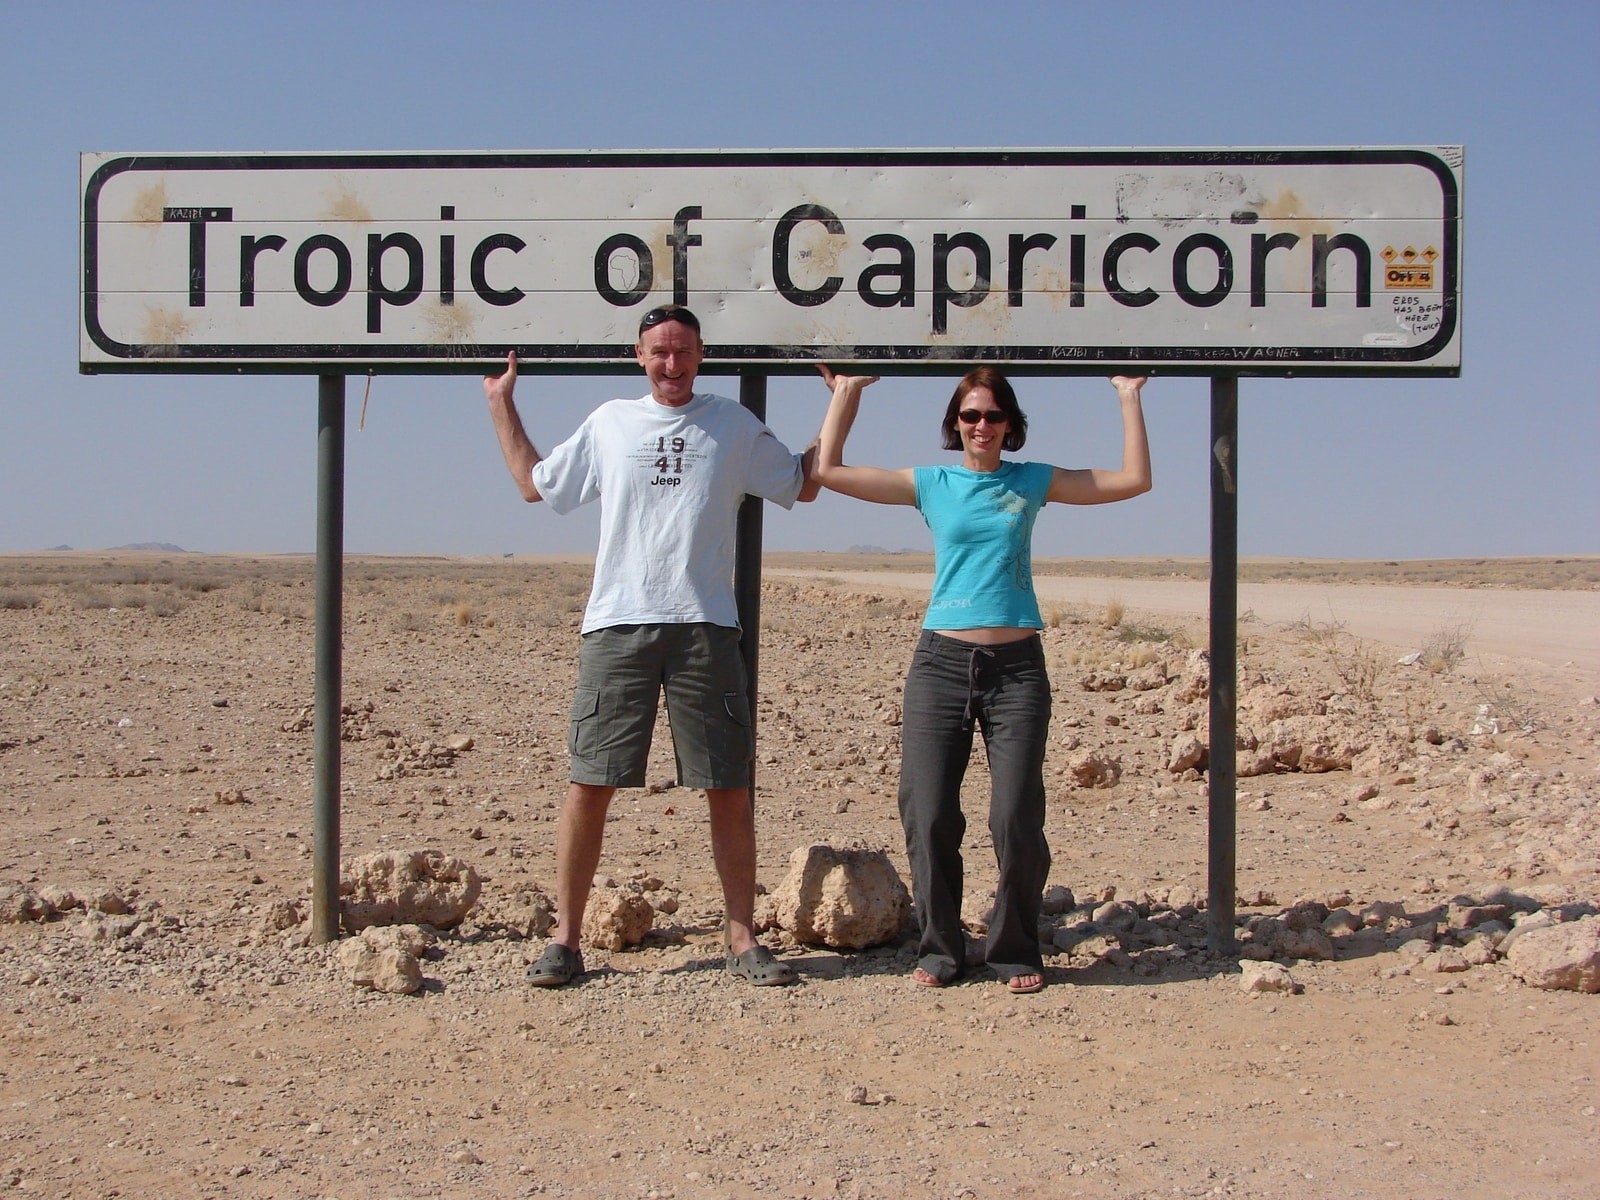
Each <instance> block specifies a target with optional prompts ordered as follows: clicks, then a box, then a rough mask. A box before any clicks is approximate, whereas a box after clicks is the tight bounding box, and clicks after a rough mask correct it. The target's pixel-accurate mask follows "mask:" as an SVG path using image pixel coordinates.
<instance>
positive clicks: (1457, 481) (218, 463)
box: [0, 0, 1600, 558]
mask: <svg viewBox="0 0 1600 1200" xmlns="http://www.w3.org/2000/svg"><path fill="white" fill-rule="evenodd" d="M7 8H8V19H7V36H6V38H5V40H4V42H3V43H0V108H3V111H4V112H5V114H6V116H5V118H4V120H5V123H6V133H5V148H6V157H5V163H6V166H5V185H4V195H5V199H6V201H7V203H6V206H5V208H6V214H7V217H6V220H5V221H4V223H3V226H0V238H3V252H4V262H5V263H6V266H7V268H8V270H9V272H10V280H9V286H8V287H6V288H5V289H4V291H3V297H0V309H3V313H4V319H3V321H0V330H3V335H4V338H5V351H6V357H7V360H8V361H7V366H8V370H7V374H6V377H5V379H4V381H3V382H0V514H3V516H0V551H27V550H37V549H43V548H47V547H50V546H55V545H61V544H65V545H70V546H73V547H76V548H79V549H98V548H104V547H110V546H116V545H122V544H126V543H131V542H146V541H163V542H172V543H176V544H178V545H181V546H183V547H185V548H187V549H191V550H203V551H239V552H257V553H273V552H293V551H308V550H310V549H311V548H312V547H313V546H314V541H315V506H316V477H315V472H316V417H317V405H316V383H315V380H313V379H310V378H300V377H294V376H275V377H229V376H198V377H197V376H178V375H151V376H118V375H103V376H81V375H79V374H78V372H77V337H78V335H77V330H78V293H77V282H78V278H77V272H78V230H77V213H78V175H77V171H78V154H79V152H80V151H90V150H92V151H145V152H153V151H168V152H200V151H213V150H216V151H290V150H455V149H463V150H477V149H494V150H544V149H573V148H599V149H634V148H661V149H689V148H704V147H721V148H746V147H757V148H759V147H859V146H871V147H941V146H969V147H982V146H1058V147H1092V146H1204V147H1219V146H1365V145H1422V146H1433V145H1457V144H1459V145H1463V146H1465V147H1466V168H1465V206H1464V207H1465V214H1466V219H1465V237H1464V244H1465V252H1464V269H1463V279H1464V286H1463V304H1462V310H1463V340H1462V356H1463V367H1462V374H1461V377H1460V378H1459V379H1385V380H1370V379H1348V380H1270V379H1246V380H1244V381H1242V382H1241V384H1240V494H1239V538H1240V552H1241V553H1242V554H1246V555H1303V556H1316V557H1377V558H1422V557H1441V556H1478V555H1509V554H1570V553H1587V554H1593V553H1600V482H1597V479H1600V473H1597V470H1596V466H1595V464H1596V463H1597V462H1600V403H1597V401H1600V385H1597V383H1596V381H1595V380H1596V376H1595V372H1594V369H1593V368H1592V367H1590V366H1589V364H1587V363H1584V362H1582V360H1581V357H1580V356H1582V355H1584V354H1586V353H1589V352H1590V350H1591V347H1592V345H1593V337H1594V331H1595V330H1596V328H1597V327H1600V322H1597V320H1596V317H1597V315H1600V301H1597V299H1596V295H1597V289H1596V280H1597V277H1600V239H1597V237H1596V235H1595V229H1594V223H1593V219H1592V218H1590V217H1588V216H1587V215H1586V213H1587V207H1588V205H1589V204H1591V203H1593V201H1594V197H1595V196H1596V195H1597V194H1600V157H1597V156H1596V154H1595V152H1594V132H1593V131H1594V126H1595V120H1596V117H1597V116H1600V103H1597V100H1600V86H1597V84H1596V82H1595V72H1594V70H1593V62H1594V59H1595V57H1596V55H1597V53H1600V15H1597V13H1600V10H1597V9H1596V8H1595V6H1593V5H1592V4H1580V3H1544V4H1538V3H1534V4H1521V5H1510V4H1504V5H1502V4H1480V3H1411V4H1405V5H1387V4H1369V3H1346V4H1337V5H1327V4H1323V5H1309V4H1296V3H1287V4H1274V5H1265V4H1242V3H1223V2H1218V3H1210V4H1204V5H1200V4H1182V5H1179V4H1170V5H1167V4H1152V5H1145V6H1138V5H1129V4H1098V3H1082V4H1069V3H1058V4H1007V3H992V4H989V5H984V6H982V14H983V15H982V16H981V17H977V16H974V13H975V12H977V11H978V9H977V7H976V6H971V5H961V4H949V3H926V4H909V3H906V4H894V3H878V4H839V3H811V4H806V5H777V4H763V3H742V4H732V3H729V4H698V3H690V2H684V0H680V2H679V3H676V4H671V5H664V4H659V3H657V4H631V3H607V4H597V5H591V6H577V5H568V4H559V5H558V4H549V5H545V4H534V3H524V4H497V3H478V4H466V3H463V4H454V5H450V4H437V3H435V4H427V5H424V4H417V3H409V2H398V3H384V4H354V3H326V2H324V3H320V4H316V5H312V4H304V3H299V2H297V0H290V2H279V3H273V4H270V5H269V4H255V3H238V4H229V5H216V4H211V5H197V4H189V3H183V2H174V3H168V4H162V5H154V4H143V3H129V4H116V5H113V4H109V3H106V4H76V3H62V4H56V5H49V6H45V5H27V6H23V5H21V4H17V5H15V6H10V5H8V6H7ZM1574 362H1577V363H1578V365H1577V366H1576V367H1575V366H1573V365H1572V364H1573V363H1574ZM1562 363H1566V364H1568V365H1566V366H1561V365H1560V364H1562ZM1552 364H1556V365H1552ZM708 382H711V383H712V384H713V386H718V385H721V390H724V391H731V389H732V388H733V386H734V385H733V382H732V381H731V380H729V381H716V380H709V381H708ZM363 386H364V382H363V381H362V380H357V379H352V380H351V383H350V389H349V396H350V400H349V405H350V418H349V437H348V445H347V454H346V532H345V541H346V547H347V549H348V550H350V551H351V552H359V553H428V554H464V555H476V554H504V553H519V554H524V553H538V552H554V551H561V552H570V551H583V550H588V549H591V548H592V546H593V541H594V531H595V522H594V519H593V514H592V513H583V512H580V513H577V514H573V515H570V516H567V517H564V518H557V517H555V516H553V515H552V514H551V513H549V512H548V511H546V510H544V509H542V508H537V507H534V508H530V507H528V506H526V505H524V504H522V502H521V501H520V500H519V499H518V498H517V496H516V494H515V492H514V491H513V488H512V484H511V482H510V480H509V477H508V476H507V475H506V474H505V469H504V467H503V466H502V464H501V461H500V457H499V453H498V451H497V450H496V448H495V443H494V438H493V435H492V432H491V430H490V427H489V423H488V419H487V416H486V414H485V412H484V407H483V402H482V392H481V389H480V387H479V385H478V383H477V380H476V379H475V378H473V377H471V376H459V377H448V376H447V377H437V376H435V377H426V378H398V377H392V376H384V377H379V378H378V379H377V380H376V382H375V384H374V385H373V388H372V395H371V397H370V400H369V402H368V404H367V408H366V417H365V428H364V429H362V430H360V431H358V430H357V427H356V426H357V419H358V414H359V411H360V408H361V402H362V391H363ZM519 390H520V396H521V400H522V407H523V411H524V415H525V417H526V418H527V421H528V424H529V426H530V431H531V432H532V433H533V435H534V438H535V440H536V442H538V443H539V444H540V445H541V446H542V447H548V446H549V445H551V444H553V443H554V442H555V441H558V440H560V439H561V438H562V437H564V436H566V434H568V433H569V432H571V430H572V429H573V428H575V427H576V425H577V424H578V422H579V421H580V420H581V419H582V417H583V415H584V413H586V412H587V411H588V410H589V409H590V408H592V407H593V406H594V405H595V404H597V403H600V402H601V401H603V400H605V399H608V398H610V397H611V396H613V395H616V394H619V393H624V394H638V393H639V392H641V391H642V386H637V387H636V386H635V385H634V383H633V381H631V380H627V379H624V378H621V377H615V376H612V377H601V378H587V377H585V378H573V377H557V378H545V379H540V378H531V379H528V380H526V381H525V382H524V384H523V386H522V388H521V389H519ZM1019 394H1020V396H1021V399H1022V402H1023V405H1024V407H1025V408H1027V410H1028V412H1029V415H1030V418H1031V421H1032V426H1031V429H1030V440H1029V446H1028V450H1027V457H1030V458H1038V459H1044V460H1047V461H1051V462H1055V463H1058V464H1060V465H1064V466H1094V465H1103V464H1108V463H1114V462H1115V460H1116V455H1117V453H1118V448H1119V445H1120V441H1119V430H1118V425H1117V410H1116V404H1115V399H1114V396H1113V393H1112V391H1111V388H1110V386H1109V385H1108V384H1105V383H1103V382H1100V381H1097V380H1089V379H1062V380H1045V379H1025V380H1022V381H1020V385H1019ZM948 395H949V383H948V382H946V381H942V380H939V379H900V380H886V381H885V382H883V383H881V384H879V385H877V386H876V387H875V388H874V389H873V390H872V391H871V392H869V393H868V395H867V403H866V407H865V410H864V412H863V416H862V418H861V420H860V422H859V423H858V425H857V430H856V433H855V434H854V436H853V437H852V440H851V447H850V457H851V459H852V460H853V461H857V462H870V463H877V464H879V465H884V466H892V467H901V466H910V465H914V464H916V463H921V462H933V461H941V460H942V459H943V457H944V456H943V455H942V454H941V452H940V451H939V450H938V449H937V422H938V417H939V414H940V413H941V412H942V409H943V404H944V401H945V400H946V399H947V398H948ZM826 398H827V396H826V392H825V391H824V389H823V387H822V385H821V384H820V382H813V381H810V380H802V379H787V378H778V379H774V380H773V381H772V385H771V390H770V396H769V422H770V423H771V424H772V425H773V427H774V428H775V429H776V430H777V431H778V433H779V435H780V436H782V437H783V438H784V439H785V440H786V441H788V442H790V443H791V444H792V445H795V446H797V447H798V446H799V445H801V444H803V443H804V442H806V441H807V440H809V438H810V437H811V436H812V435H813V434H814V433H815V431H816V427H817V425H818V423H819V422H820V420H821V417H822V412H823V408H824V406H825V402H826ZM1145 409H1146V415H1147V418H1148V421H1149V426H1150V434H1151V442H1152V449H1153V454H1154V460H1155V471H1156V487H1155V489H1154V491H1152V492H1151V493H1150V494H1149V495H1147V496H1144V497H1141V498H1139V499H1137V500H1135V501H1131V502H1128V503H1126V504H1119V505H1113V506H1110V507H1107V508H1100V509H1089V510H1065V509H1054V508H1052V509H1051V510H1048V511H1047V512H1046V513H1045V514H1044V516H1043V517H1042V518H1041V520H1040V522H1039V525H1038V528H1037V532H1036V542H1035V552H1036V553H1037V554H1040V555H1062V556H1065V555H1087V556H1105V555H1197V556H1202V557H1203V556H1205V555H1206V554H1207V553H1208V550H1209V540H1208V539H1209V532H1208V517H1207V511H1208V487H1209V484H1208V476H1207V454H1208V440H1209V437H1208V420H1209V404H1208V387H1207V384H1206V382H1205V381H1204V380H1202V379H1193V378H1170V379H1162V378H1157V379H1155V380H1153V381H1152V382H1151V384H1150V385H1149V387H1148V388H1147V389H1146V405H1145ZM908 430H911V431H913V433H912V434H908V433H907V431H908ZM765 529H766V544H767V546H768V548H770V549H794V550H812V549H819V550H820V549H846V548H848V547H849V546H851V545H858V544H874V545H879V546H884V547H888V548H891V549H902V548H914V549H924V548H926V547H927V546H928V538H927V533H926V530H925V529H924V528H923V526H922V524H921V521H920V519H919V518H918V517H917V515H916V514H915V512H913V511H912V510H910V509H897V508H879V507H875V506H869V505H864V504H860V503H858V502H855V501H850V500H846V499H844V498H841V497H835V496H826V497H824V499H823V500H821V501H819V502H818V503H817V504H815V505H813V506H810V507H809V508H797V509H796V511H795V512H793V513H788V514H785V513H782V512H772V513H770V514H769V516H768V518H767V520H766V522H765Z"/></svg>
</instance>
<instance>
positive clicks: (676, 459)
mask: <svg viewBox="0 0 1600 1200" xmlns="http://www.w3.org/2000/svg"><path fill="white" fill-rule="evenodd" d="M700 432H701V431H700V430H699V429H697V428H695V427H694V426H692V425H691V426H688V427H686V428H685V430H684V432H683V433H676V434H658V435H657V436H655V437H653V438H647V439H646V440H645V441H643V442H641V443H640V444H639V445H638V446H636V447H634V449H633V450H632V451H631V452H630V453H629V454H628V461H629V462H631V463H632V464H633V466H634V469H635V470H639V471H643V472H645V474H646V482H647V483H648V484H649V485H650V486H651V487H659V488H676V487H680V486H682V484H683V482H684V476H685V475H690V474H693V473H694V471H695V469H696V468H697V467H699V466H701V465H702V464H703V463H704V462H705V459H706V452H705V451H704V450H703V449H700V448H699V447H697V446H696V445H695V444H694V441H693V439H692V437H691V436H686V435H693V434H698V433H700Z"/></svg>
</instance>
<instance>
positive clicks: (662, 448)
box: [483, 304, 818, 987]
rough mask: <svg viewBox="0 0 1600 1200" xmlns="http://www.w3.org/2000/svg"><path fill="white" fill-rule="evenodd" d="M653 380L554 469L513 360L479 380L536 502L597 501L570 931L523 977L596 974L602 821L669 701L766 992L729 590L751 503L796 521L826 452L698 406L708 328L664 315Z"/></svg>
mask: <svg viewBox="0 0 1600 1200" xmlns="http://www.w3.org/2000/svg"><path fill="white" fill-rule="evenodd" d="M634 354H635V356H636V357H637V358H638V360H639V365H640V366H641V367H643V368H644V373H645V376H646V377H647V378H648V379H649V381H650V394H649V395H648V396H645V397H643V398H642V399H639V400H612V401H610V402H608V403H606V404H603V405H601V406H600V407H599V408H597V409H596V410H595V411H594V412H592V413H591V414H590V415H589V417H588V419H586V420H585V421H584V423H583V425H582V426H581V427H580V428H579V429H578V431H577V432H576V433H575V434H573V435H572V437H570V438H568V439H567V440H566V441H565V442H563V443H561V445H559V446H557V447H556V448H555V449H554V450H552V451H551V452H550V455H549V456H548V457H542V456H541V455H540V454H539V451H538V450H536V449H535V448H534V445H533V442H532V441H531V440H530V439H529V437H528V435H527V433H526V432H525V431H524V428H523V425H522V419H521V417H520V416H519V415H518V413H517V409H516V405H515V404H514V403H513V400H512V392H513V389H514V388H515V386H516V382H517V356H516V353H515V351H513V352H512V353H511V354H510V355H509V356H508V357H507V360H506V370H505V373H504V374H501V375H493V376H489V377H487V378H485V379H484V381H483V389H484V392H485V394H486V395H487V396H488V399H489V414H490V416H491V417H492V418H493V420H494V427H495V433H496V434H497V435H498V437H499V440H500V449H501V452H502V453H503V454H504V455H505V460H506V466H507V467H509V468H510V470H511V474H512V477H513V478H514V479H515V480H516V482H517V489H518V490H519V491H520V492H521V493H522V498H523V499H524V500H527V501H528V502H529V503H533V502H535V501H539V500H544V501H547V502H548V503H549V504H550V507H551V508H553V509H554V510H555V511H556V512H558V513H565V512H568V511H570V510H571V509H574V508H576V507H578V506H579V505H581V504H586V503H588V502H589V501H591V500H596V499H598V500H600V501H601V514H600V522H601V524H600V547H599V551H598V553H597V554H596V557H595V571H594V584H593V587H592V589H591V591H590V594H589V603H588V606H587V607H586V608H585V610H584V617H583V626H582V631H581V632H582V634H583V646H582V649H581V650H580V651H579V655H578V685H577V689H576V693H575V697H574V700H573V706H572V725H571V730H570V736H569V749H570V751H571V755H572V772H571V783H570V785H569V787H568V789H567V799H566V803H565V805H564V806H563V808H562V811H561V823H560V829H559V832H558V834H557V842H556V907H557V923H556V928H555V931H554V933H553V934H552V936H551V939H550V943H549V944H548V945H547V946H546V947H545V949H544V953H543V954H542V955H541V956H540V957H539V960H538V961H537V962H535V963H534V965H533V966H532V967H531V968H530V969H529V971H528V982H529V983H531V984H534V985H535V986H538V987H560V986H561V985H563V984H566V983H569V982H570V981H571V980H573V979H574V978H576V977H577V976H578V975H580V974H582V973H583V956H582V953H581V951H580V949H579V944H578V937H579V932H580V929H581V926H582V923H583V912H584V907H585V905H587V903H588V900H589V890H590V887H591V885H592V883H593V881H594V873H595V870H596V869H597V868H598V866H599V864H600V848H601V842H602V839H603V838H604V835H605V822H606V811H607V809H608V808H609V806H610V803H611V797H612V796H613V795H614V794H615V793H616V790H617V788H619V787H642V786H644V782H645V778H644V775H645V760H646V756H647V755H648V753H649V750H650V735H651V731H652V729H653V727H654V725H655V717H656V705H657V703H658V701H659V697H660V694H661V691H662V689H663V688H665V690H666V695H667V715H668V718H669V720H670V722H671V725H672V741H673V748H674V751H675V753H676V756H677V765H678V782H679V783H681V784H683V785H684V786H686V787H696V788H704V789H705V792H706V798H707V801H708V802H709V804H710V809H711V852H712V857H713V859H714V860H715V862H716V867H717V874H718V876H719V877H720V879H721V881H722V897H723V904H724V906H725V910H726V914H727V949H728V958H727V967H728V970H729V971H731V972H732V973H733V974H735V975H736V976H738V977H740V978H742V979H745V980H748V981H749V982H750V983H753V984H756V985H758V986H768V985H773V984H786V983H792V982H793V981H794V972H793V971H791V970H790V969H789V967H788V966H787V965H786V964H784V963H780V962H778V961H777V960H776V959H774V958H773V956H772V954H771V953H770V952H769V951H768V950H767V949H766V948H765V947H764V946H762V945H760V944H759V943H758V942H757V941H756V939H755V931H754V929H753V928H752V922H753V920H754V910H755V885H756V838H755V815H754V813H753V812H752V810H751V805H750V801H749V787H750V764H751V758H752V754H753V749H754V739H753V735H752V715H751V713H750V711H749V702H748V694H747V689H746V677H745V671H744V660H743V658H742V657H741V655H740V653H739V617H738V608H737V605H736V603H735V600H734V592H733V565H734V546H735V529H736V518H737V516H738V510H739V506H740V504H741V503H742V502H743V500H744V497H745V496H746V495H747V494H749V495H755V496H763V497H765V498H766V499H768V500H773V501H775V502H777V503H779V504H781V505H783V506H784V507H785V508H788V507H790V506H791V505H793V504H794V502H795V501H796V500H810V499H812V498H813V497H815V495H816V493H817V490H818V485H817V484H816V483H815V482H814V481H813V480H812V479H811V463H812V460H813V458H814V457H815V448H814V447H813V448H811V449H808V450H807V451H806V453H805V454H804V455H794V454H791V453H790V452H789V451H788V450H787V449H785V448H784V446H783V444H782V443H781V442H779V441H778V439H777V438H776V437H774V436H773V434H772V431H771V430H770V429H768V428H767V427H766V426H765V425H763V424H762V423H761V422H760V421H759V420H758V419H757V418H756V417H755V416H754V414H752V413H750V412H749V411H747V410H746V409H744V408H742V407H740V406H739V405H738V404H736V403H735V402H733V401H732V400H727V399H724V398H722V397H720V396H712V395H707V394H705V393H697V392H696V391H695V390H694V383H695V376H696V374H697V373H698V372H699V369H700V364H701V361H702V359H703V358H704V355H705V345H704V343H703V342H702V341H701V338H700V321H699V319H698V318H697V317H696V316H695V315H694V313H692V312H690V311H689V310H688V309H687V308H684V307H683V306H682V305H675V304H669V305H665V306H663V307H660V308H653V309H651V310H650V311H649V312H647V313H646V314H645V315H644V318H643V319H642V320H641V321H640V322H639V340H638V342H637V343H636V344H635V346H634Z"/></svg>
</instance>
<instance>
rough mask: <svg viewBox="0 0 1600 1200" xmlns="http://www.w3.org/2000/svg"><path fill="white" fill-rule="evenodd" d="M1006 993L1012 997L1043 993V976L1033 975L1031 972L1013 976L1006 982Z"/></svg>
mask: <svg viewBox="0 0 1600 1200" xmlns="http://www.w3.org/2000/svg"><path fill="white" fill-rule="evenodd" d="M1023 980H1031V981H1032V982H1030V983H1024V982H1023ZM1006 991H1008V992H1010V993H1011V994H1012V995H1013V996H1026V995H1029V994H1030V993H1032V992H1042V991H1044V976H1043V975H1042V974H1040V975H1035V974H1033V973H1031V972H1029V973H1025V974H1022V975H1013V976H1012V977H1011V978H1010V979H1008V980H1006Z"/></svg>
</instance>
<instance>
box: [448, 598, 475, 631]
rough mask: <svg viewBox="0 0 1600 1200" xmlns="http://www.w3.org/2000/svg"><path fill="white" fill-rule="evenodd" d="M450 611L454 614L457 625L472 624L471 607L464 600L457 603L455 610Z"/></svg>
mask: <svg viewBox="0 0 1600 1200" xmlns="http://www.w3.org/2000/svg"><path fill="white" fill-rule="evenodd" d="M452 611H453V612H454V613H455V619H456V624H457V625H471V624H472V616H473V613H472V605H470V604H468V603H467V602H466V601H465V600H459V601H457V602H456V605H455V608H454V609H453V610H452Z"/></svg>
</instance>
